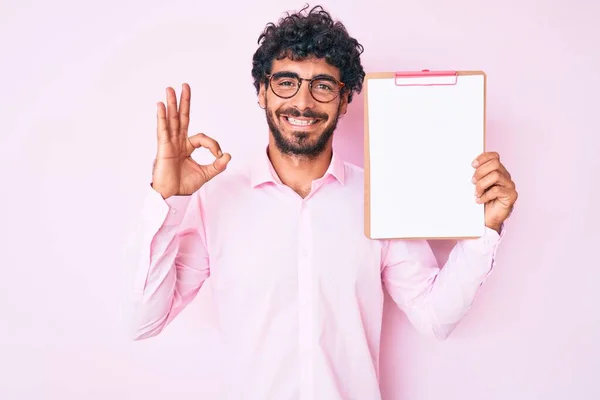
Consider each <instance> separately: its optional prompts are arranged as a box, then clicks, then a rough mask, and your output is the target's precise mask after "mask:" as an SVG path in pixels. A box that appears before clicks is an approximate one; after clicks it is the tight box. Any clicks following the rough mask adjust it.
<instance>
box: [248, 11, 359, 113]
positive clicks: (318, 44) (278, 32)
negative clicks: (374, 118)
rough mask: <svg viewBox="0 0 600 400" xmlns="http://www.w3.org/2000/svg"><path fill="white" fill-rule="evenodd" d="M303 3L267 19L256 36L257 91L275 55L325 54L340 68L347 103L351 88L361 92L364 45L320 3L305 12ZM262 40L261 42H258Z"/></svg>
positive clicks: (253, 63)
mask: <svg viewBox="0 0 600 400" xmlns="http://www.w3.org/2000/svg"><path fill="white" fill-rule="evenodd" d="M307 9H308V5H306V6H305V7H304V8H303V9H302V10H300V11H299V12H297V13H294V14H290V13H289V12H288V13H287V15H286V16H285V17H284V18H281V19H280V20H279V24H278V25H276V24H274V23H272V22H270V23H268V24H267V25H266V27H265V29H264V31H263V32H262V33H261V34H260V36H259V38H258V43H259V44H260V47H259V48H258V49H257V50H256V52H255V53H254V56H253V58H252V77H253V79H254V86H255V88H256V91H257V93H258V91H259V89H260V85H261V83H265V84H266V78H265V74H268V73H270V72H271V67H272V64H273V60H274V59H279V60H281V59H283V58H286V57H290V58H291V59H293V60H301V59H305V58H308V57H316V58H324V59H325V60H326V61H327V62H328V63H329V64H331V65H333V66H334V67H337V68H339V70H340V73H341V80H342V82H344V84H345V86H344V90H346V91H348V92H349V94H348V103H350V102H351V101H352V96H353V92H356V93H360V91H361V89H362V84H363V80H364V77H365V72H364V70H363V67H362V65H361V62H360V55H361V54H362V53H363V51H364V48H363V46H362V45H361V44H360V43H358V41H357V40H356V39H354V38H352V37H350V35H349V34H348V32H347V30H346V28H345V27H344V25H343V24H342V23H341V22H339V21H333V20H332V18H331V15H330V14H329V13H328V12H327V11H325V10H324V9H323V7H321V6H315V7H313V8H312V9H311V10H310V11H309V12H308V13H307V14H303V13H304V12H305V11H306V10H307ZM261 42H262V44H261Z"/></svg>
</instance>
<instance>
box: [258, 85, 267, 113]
mask: <svg viewBox="0 0 600 400" xmlns="http://www.w3.org/2000/svg"><path fill="white" fill-rule="evenodd" d="M266 95H267V92H266V90H265V85H264V84H263V83H261V85H260V89H259V91H258V105H259V106H260V108H262V109H265V107H266V104H267V101H266V98H265V96H266Z"/></svg>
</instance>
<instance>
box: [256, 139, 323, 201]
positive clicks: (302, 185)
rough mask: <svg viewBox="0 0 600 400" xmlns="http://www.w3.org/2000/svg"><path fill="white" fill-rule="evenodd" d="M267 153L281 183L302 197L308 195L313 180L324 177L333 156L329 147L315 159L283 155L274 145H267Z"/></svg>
mask: <svg viewBox="0 0 600 400" xmlns="http://www.w3.org/2000/svg"><path fill="white" fill-rule="evenodd" d="M267 151H268V155H269V159H270V160H271V164H272V165H273V168H274V169H275V172H276V173H277V176H279V179H280V180H281V182H282V183H283V184H284V185H286V186H289V187H290V188H292V189H293V190H294V191H295V192H296V193H298V194H299V195H300V196H302V197H306V196H307V195H308V193H310V188H311V185H312V182H313V181H314V180H316V179H319V178H321V177H323V175H325V172H326V171H327V169H328V168H329V164H330V163H331V158H332V156H333V150H332V148H331V146H328V147H327V148H326V150H324V151H323V152H322V153H321V154H319V155H318V156H316V157H308V156H301V155H291V154H283V153H281V151H280V150H279V149H278V148H277V147H276V146H275V144H274V143H269V147H268V149H267Z"/></svg>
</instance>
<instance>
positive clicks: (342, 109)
mask: <svg viewBox="0 0 600 400" xmlns="http://www.w3.org/2000/svg"><path fill="white" fill-rule="evenodd" d="M347 111H348V93H347V92H344V94H343V95H342V97H341V100H340V116H342V115H344V114H346V112H347Z"/></svg>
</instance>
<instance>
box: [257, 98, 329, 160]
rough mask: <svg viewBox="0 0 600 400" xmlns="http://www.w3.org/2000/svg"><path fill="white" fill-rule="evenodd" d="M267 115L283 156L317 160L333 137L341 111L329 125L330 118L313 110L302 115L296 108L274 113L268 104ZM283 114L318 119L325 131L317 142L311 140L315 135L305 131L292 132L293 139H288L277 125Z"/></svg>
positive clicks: (268, 122)
mask: <svg viewBox="0 0 600 400" xmlns="http://www.w3.org/2000/svg"><path fill="white" fill-rule="evenodd" d="M265 114H266V117H267V124H268V125H269V129H270V131H271V134H272V135H273V138H274V139H275V145H276V146H277V148H278V149H279V151H280V152H281V153H282V154H287V155H290V156H301V157H306V158H316V157H317V156H318V155H320V154H321V153H323V151H324V150H325V148H326V147H327V143H328V142H329V140H330V139H331V137H332V136H333V132H334V131H335V129H336V127H337V122H338V116H339V109H338V112H337V113H336V114H335V115H333V116H331V117H332V118H331V122H329V123H327V122H328V121H329V119H330V116H329V115H327V114H324V113H316V112H314V111H312V110H306V111H305V112H304V113H301V112H300V111H298V110H297V109H295V108H288V109H280V110H277V111H274V112H272V111H271V110H269V106H268V103H267V104H266V107H265ZM281 114H285V115H288V116H290V117H296V118H298V117H305V118H318V119H320V120H321V121H320V122H319V124H325V125H324V128H323V131H322V132H321V133H320V134H319V135H318V137H317V139H316V140H311V136H312V135H314V133H312V134H311V133H308V132H303V131H292V132H291V134H292V138H286V137H285V136H284V135H283V134H282V133H281V130H280V129H279V128H278V126H277V124H276V123H275V119H276V118H277V120H278V121H279V120H280V115H281Z"/></svg>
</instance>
